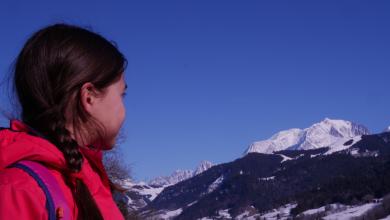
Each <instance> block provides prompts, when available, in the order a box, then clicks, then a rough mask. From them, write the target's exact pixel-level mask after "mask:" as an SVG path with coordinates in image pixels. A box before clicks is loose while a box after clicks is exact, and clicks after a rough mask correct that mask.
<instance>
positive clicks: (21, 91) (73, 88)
mask: <svg viewBox="0 0 390 220" xmlns="http://www.w3.org/2000/svg"><path fill="white" fill-rule="evenodd" d="M126 65H127V61H126V59H125V57H124V56H123V55H122V53H121V52H120V51H119V50H118V49H117V47H116V45H115V44H114V43H113V42H110V41H108V40H106V39H105V38H103V37H102V36H101V35H99V34H97V33H95V32H93V31H91V30H88V29H86V28H81V27H78V26H74V25H69V24H62V23H61V24H54V25H50V26H47V27H45V28H42V29H40V30H39V31H37V32H36V33H34V34H33V35H32V36H31V37H30V38H29V39H28V40H27V42H26V43H25V45H24V47H23V49H22V50H21V52H20V53H19V55H18V57H17V58H16V60H15V63H14V71H13V73H14V86H15V91H16V95H17V97H18V100H19V103H20V107H21V119H22V121H23V122H24V123H26V124H27V125H29V126H31V127H32V128H34V129H35V130H36V131H38V132H39V133H41V134H42V135H43V136H44V137H46V138H47V139H48V140H49V141H50V142H52V143H53V144H54V145H55V146H56V147H57V148H58V149H59V150H60V151H61V152H62V153H63V155H64V158H65V161H66V164H67V172H66V173H65V174H64V175H65V179H66V182H67V184H68V185H69V187H71V189H72V192H73V196H74V198H75V202H76V205H77V207H78V210H79V214H78V219H103V217H102V215H101V213H100V211H99V209H98V207H97V205H96V203H95V201H94V199H93V197H92V196H91V194H90V192H89V190H88V188H87V187H86V185H85V184H84V183H83V182H82V181H81V180H80V179H76V180H75V181H73V180H72V179H71V177H70V176H71V175H70V174H71V173H77V172H79V171H80V170H81V167H82V164H83V156H82V154H81V152H80V149H79V147H80V146H79V145H80V143H78V142H77V141H76V140H75V136H76V135H77V137H81V138H82V139H84V140H85V139H87V138H88V137H89V136H100V137H102V135H103V134H104V127H103V126H102V125H101V124H99V123H98V122H97V121H96V120H94V118H92V117H91V115H89V114H88V113H87V112H86V111H85V110H84V109H83V107H82V105H81V102H80V89H81V86H82V85H83V84H85V83H87V82H90V83H92V84H93V85H94V87H95V88H96V89H97V90H99V91H101V92H104V89H105V88H106V87H107V86H109V85H111V84H112V83H114V82H116V81H117V80H118V79H119V78H120V76H121V75H122V74H123V71H124V69H125V68H126ZM67 124H71V125H72V128H73V129H72V131H73V134H71V132H70V130H69V128H68V127H67ZM82 126H83V128H87V129H81V127H82ZM72 135H73V137H72Z"/></svg>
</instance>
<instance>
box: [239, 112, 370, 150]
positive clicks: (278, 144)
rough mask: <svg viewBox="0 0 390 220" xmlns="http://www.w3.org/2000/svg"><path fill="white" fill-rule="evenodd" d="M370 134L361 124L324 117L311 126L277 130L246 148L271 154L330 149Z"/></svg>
mask: <svg viewBox="0 0 390 220" xmlns="http://www.w3.org/2000/svg"><path fill="white" fill-rule="evenodd" d="M368 134H370V132H369V130H368V129H367V128H366V127H364V126H363V125H359V124H356V123H353V122H350V121H346V120H334V119H329V118H325V119H324V120H323V121H321V122H319V123H315V124H313V125H312V126H310V127H308V128H305V129H299V128H293V129H289V130H285V131H281V132H278V133H277V134H275V135H273V136H272V137H271V138H270V139H268V140H263V141H257V142H254V143H252V144H251V145H250V146H249V148H248V149H247V150H246V152H245V154H248V153H253V152H256V153H265V154H271V153H273V152H276V151H281V150H287V149H288V150H309V149H318V148H322V147H329V148H330V151H332V152H335V149H340V150H342V149H344V148H343V147H340V146H343V144H344V143H345V142H347V141H348V140H350V139H358V138H356V137H358V136H361V135H368Z"/></svg>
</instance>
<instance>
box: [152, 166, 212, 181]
mask: <svg viewBox="0 0 390 220" xmlns="http://www.w3.org/2000/svg"><path fill="white" fill-rule="evenodd" d="M212 166H214V164H213V163H211V162H210V161H206V160H203V161H201V162H200V164H199V165H198V166H197V167H196V169H195V170H176V171H174V172H173V173H172V174H171V175H169V176H161V177H157V178H155V179H153V180H151V181H150V182H149V185H153V186H167V185H174V184H176V183H178V182H181V181H184V180H186V179H189V178H191V177H193V176H195V175H198V174H201V173H203V172H204V171H206V170H208V169H210V168H211V167H212Z"/></svg>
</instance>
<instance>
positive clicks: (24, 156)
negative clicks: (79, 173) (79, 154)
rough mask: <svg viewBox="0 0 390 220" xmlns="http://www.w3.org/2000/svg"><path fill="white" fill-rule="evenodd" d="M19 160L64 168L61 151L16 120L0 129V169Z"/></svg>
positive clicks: (64, 163)
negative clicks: (6, 127)
mask: <svg viewBox="0 0 390 220" xmlns="http://www.w3.org/2000/svg"><path fill="white" fill-rule="evenodd" d="M20 160H32V161H36V162H40V163H43V164H45V165H47V166H51V167H53V168H55V169H60V170H63V169H65V168H66V162H65V158H64V156H63V154H62V152H61V151H60V150H59V149H58V148H57V147H56V146H54V145H53V144H52V143H51V142H49V141H48V140H46V139H44V138H41V137H38V136H34V135H32V129H31V128H29V127H28V126H27V125H25V124H24V123H23V122H21V121H18V120H11V121H10V128H9V129H2V130H1V131H0V170H2V169H4V168H6V167H7V166H10V165H12V164H14V163H16V162H18V161H20Z"/></svg>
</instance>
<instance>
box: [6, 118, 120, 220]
mask: <svg viewBox="0 0 390 220" xmlns="http://www.w3.org/2000/svg"><path fill="white" fill-rule="evenodd" d="M29 131H30V130H29V128H28V127H27V126H26V125H24V124H23V123H22V122H20V121H17V120H12V121H11V125H10V129H3V130H1V131H0V219H15V220H16V219H23V220H28V219H32V220H47V219H48V213H47V209H46V207H45V204H46V197H45V194H44V192H43V191H42V189H41V188H40V187H39V186H38V184H37V182H36V181H35V180H34V179H33V178H32V177H31V176H29V175H28V174H27V173H26V172H24V171H22V170H20V169H18V168H6V167H7V166H9V165H11V164H13V163H15V162H17V161H19V160H32V161H37V162H40V163H42V164H44V165H46V167H48V168H49V170H50V171H51V172H52V174H53V175H54V177H55V178H56V179H57V181H58V183H59V185H60V187H61V188H62V189H63V192H64V195H65V198H66V200H67V203H68V205H69V208H70V210H71V212H72V219H77V206H76V205H75V201H74V200H73V196H72V193H71V190H70V188H69V187H68V186H67V185H66V184H65V181H64V178H63V176H62V174H61V173H62V172H63V171H64V170H65V168H66V163H65V159H64V156H63V154H62V152H61V151H59V150H58V149H57V148H56V147H55V146H54V145H53V144H52V143H50V142H49V141H47V140H45V139H43V138H40V137H37V136H33V135H31V134H29ZM82 154H83V156H84V163H83V165H82V168H81V171H80V172H79V173H78V174H77V177H79V178H81V179H82V180H83V182H84V183H85V184H86V186H87V187H88V189H89V191H90V193H91V195H92V197H93V198H94V199H95V202H96V204H97V206H98V207H99V209H100V212H101V214H102V215H103V218H104V219H115V220H117V219H119V220H121V219H124V218H123V216H122V214H121V212H120V211H119V209H118V207H117V206H116V204H115V202H114V201H113V198H112V194H111V191H110V186H109V181H108V177H107V174H106V171H105V169H104V167H103V163H102V152H101V151H95V150H84V148H83V150H82Z"/></svg>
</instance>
